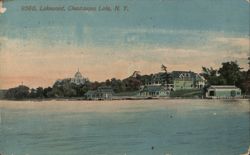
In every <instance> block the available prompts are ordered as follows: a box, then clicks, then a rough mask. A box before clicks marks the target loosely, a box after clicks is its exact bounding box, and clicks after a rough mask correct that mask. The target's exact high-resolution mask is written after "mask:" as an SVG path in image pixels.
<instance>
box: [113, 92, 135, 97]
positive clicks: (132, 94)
mask: <svg viewBox="0 0 250 155" xmlns="http://www.w3.org/2000/svg"><path fill="white" fill-rule="evenodd" d="M138 93H139V91H133V92H121V93H115V94H114V96H136V95H138Z"/></svg>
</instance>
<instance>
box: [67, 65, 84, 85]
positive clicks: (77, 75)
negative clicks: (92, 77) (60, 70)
mask: <svg viewBox="0 0 250 155" xmlns="http://www.w3.org/2000/svg"><path fill="white" fill-rule="evenodd" d="M86 81H87V79H86V78H84V77H83V76H82V74H81V73H80V72H79V69H78V71H77V72H76V73H75V76H74V77H73V78H71V79H70V82H71V83H74V84H76V85H84V84H85V82H86Z"/></svg>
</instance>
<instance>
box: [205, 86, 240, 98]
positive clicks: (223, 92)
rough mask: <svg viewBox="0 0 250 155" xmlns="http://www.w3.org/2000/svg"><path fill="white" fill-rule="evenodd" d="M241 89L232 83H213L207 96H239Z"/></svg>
mask: <svg viewBox="0 0 250 155" xmlns="http://www.w3.org/2000/svg"><path fill="white" fill-rule="evenodd" d="M239 97H241V89H239V88H237V87H236V86H231V85H221V86H216V85H212V86H210V87H209V88H208V90H207V93H206V98H239Z"/></svg>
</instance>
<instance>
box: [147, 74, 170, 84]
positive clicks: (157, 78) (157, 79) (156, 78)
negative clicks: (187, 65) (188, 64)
mask: <svg viewBox="0 0 250 155" xmlns="http://www.w3.org/2000/svg"><path fill="white" fill-rule="evenodd" d="M167 78H168V74H167V73H165V72H160V73H156V74H152V75H151V79H150V80H149V81H147V82H146V83H145V85H164V84H167Z"/></svg>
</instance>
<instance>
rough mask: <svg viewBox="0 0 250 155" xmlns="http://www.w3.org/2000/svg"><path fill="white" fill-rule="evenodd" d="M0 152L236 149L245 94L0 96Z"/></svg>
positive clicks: (247, 123)
mask: <svg viewBox="0 0 250 155" xmlns="http://www.w3.org/2000/svg"><path fill="white" fill-rule="evenodd" d="M0 116H1V117H0V153H1V154H2V155H170V154H171V155H196V154H197V155H239V154H242V153H245V152H246V151H247V149H248V147H249V145H250V133H249V130H250V104H249V100H235V101H231V100H145V101H143V100H141V101H43V102H31V101H22V102H14V101H0Z"/></svg>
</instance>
